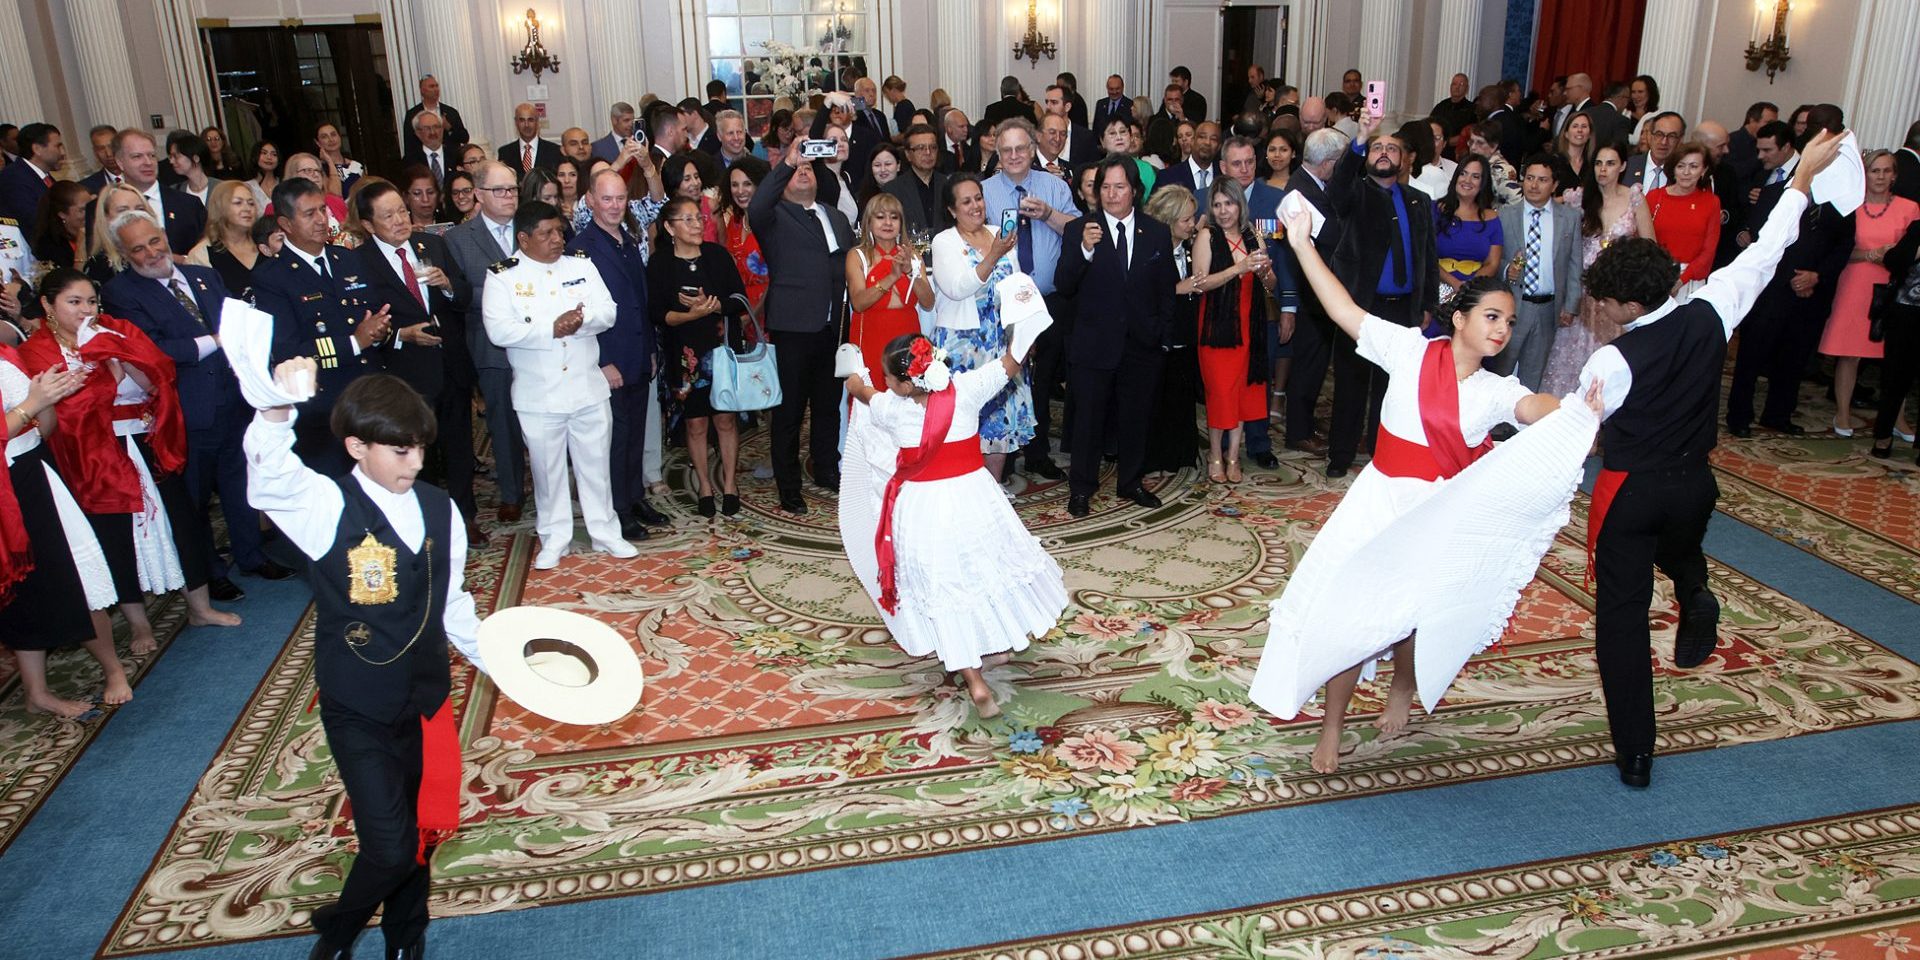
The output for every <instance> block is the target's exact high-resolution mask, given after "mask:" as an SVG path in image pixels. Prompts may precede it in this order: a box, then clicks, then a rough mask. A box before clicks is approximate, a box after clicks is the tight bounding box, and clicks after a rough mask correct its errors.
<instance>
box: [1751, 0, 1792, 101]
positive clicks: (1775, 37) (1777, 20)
mask: <svg viewBox="0 0 1920 960" xmlns="http://www.w3.org/2000/svg"><path fill="white" fill-rule="evenodd" d="M1769 7H1771V8H1772V13H1773V16H1772V17H1771V20H1772V21H1773V23H1772V31H1771V32H1768V31H1767V28H1766V21H1767V20H1768V19H1769V18H1768V17H1767V12H1768V8H1769ZM1792 11H1793V3H1792V0H1755V3H1754V5H1753V30H1752V32H1751V33H1750V34H1749V35H1748V37H1747V69H1748V70H1755V71H1757V70H1759V69H1760V68H1761V67H1765V68H1767V82H1768V83H1772V82H1773V75H1774V74H1776V73H1779V72H1780V71H1782V70H1785V69H1786V68H1787V61H1788V60H1791V59H1793V55H1792V54H1791V53H1789V52H1788V51H1787V14H1788V13H1791V12H1792ZM1763 37H1764V39H1762V38H1763Z"/></svg>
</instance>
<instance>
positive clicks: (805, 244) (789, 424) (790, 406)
mask: <svg viewBox="0 0 1920 960" xmlns="http://www.w3.org/2000/svg"><path fill="white" fill-rule="evenodd" d="M903 179H904V175H903ZM818 189H819V184H818V183H817V182H816V181H815V179H814V167H813V164H812V163H810V162H808V161H806V160H803V159H802V158H801V157H800V151H798V150H789V151H787V155H786V157H785V158H784V159H783V160H781V162H779V163H777V164H774V167H773V171H772V172H771V173H769V174H767V176H766V179H764V180H762V181H761V182H760V187H759V189H757V190H755V191H754V192H753V200H752V201H751V202H749V203H748V204H747V223H748V224H750V225H752V227H753V232H754V235H755V236H757V237H759V238H760V252H761V254H762V255H763V256H765V257H766V260H767V298H766V302H765V305H766V311H767V330H768V335H769V337H770V338H771V339H772V340H773V345H774V346H775V347H776V348H778V351H777V353H778V362H779V365H780V394H781V400H780V406H778V407H776V408H774V411H773V478H774V484H775V485H776V486H777V487H778V488H779V490H780V508H781V509H782V510H785V511H787V512H788V513H806V512H807V503H806V501H805V500H803V499H801V496H800V421H801V419H802V418H803V417H805V416H806V415H807V413H808V411H809V409H811V412H812V414H813V434H812V440H811V443H809V445H808V448H809V450H810V451H811V453H812V458H813V482H814V483H815V484H816V485H817V486H820V487H822V488H824V489H826V490H829V491H838V490H839V489H840V452H839V450H840V411H839V409H838V408H839V404H840V381H839V380H837V379H835V378H834V375H833V353H834V350H835V349H836V348H837V347H838V346H839V345H840V324H839V318H840V316H841V312H842V311H843V310H844V309H845V300H846V291H847V269H846V267H847V251H848V250H849V249H852V247H853V227H852V225H850V224H848V223H847V218H846V216H845V215H844V214H842V213H841V212H840V211H839V210H838V209H836V208H835V207H834V206H833V205H832V204H829V203H819V202H817V191H818Z"/></svg>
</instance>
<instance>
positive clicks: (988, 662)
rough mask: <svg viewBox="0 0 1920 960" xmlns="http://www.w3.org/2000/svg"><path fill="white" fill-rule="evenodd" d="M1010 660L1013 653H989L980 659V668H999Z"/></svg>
mask: <svg viewBox="0 0 1920 960" xmlns="http://www.w3.org/2000/svg"><path fill="white" fill-rule="evenodd" d="M1011 660H1013V653H1012V652H1010V651H1002V652H1000V653H989V654H987V655H986V656H984V657H981V658H980V666H982V667H997V666H1000V665H1001V664H1004V663H1008V662H1010V661H1011Z"/></svg>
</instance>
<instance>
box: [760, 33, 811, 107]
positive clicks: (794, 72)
mask: <svg viewBox="0 0 1920 960" xmlns="http://www.w3.org/2000/svg"><path fill="white" fill-rule="evenodd" d="M760 48H761V49H762V50H765V51H766V52H767V56H766V60H765V63H764V67H763V69H762V71H761V74H760V80H761V82H762V83H765V84H766V85H767V89H768V91H769V92H771V93H772V94H773V95H774V96H776V97H787V98H789V99H791V100H793V102H795V103H798V104H805V103H806V100H807V98H808V97H810V96H812V95H813V94H816V93H822V92H824V91H822V90H821V89H820V88H819V87H818V86H817V85H815V84H814V83H813V82H812V79H813V78H812V77H811V76H810V73H809V70H808V67H807V62H808V61H809V60H812V59H814V58H816V57H821V56H824V54H822V53H821V51H819V50H817V49H813V48H802V47H796V46H794V45H793V44H790V43H785V42H782V41H779V40H768V41H766V42H764V43H762V44H760Z"/></svg>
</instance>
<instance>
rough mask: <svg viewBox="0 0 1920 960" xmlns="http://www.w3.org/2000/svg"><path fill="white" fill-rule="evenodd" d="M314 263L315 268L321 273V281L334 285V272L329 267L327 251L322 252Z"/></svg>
mask: <svg viewBox="0 0 1920 960" xmlns="http://www.w3.org/2000/svg"><path fill="white" fill-rule="evenodd" d="M313 263H314V267H315V268H316V269H318V270H319V271H320V279H322V280H325V281H327V283H329V284H331V283H333V270H332V268H331V267H329V266H328V265H327V252H326V251H325V250H322V251H320V256H318V257H315V258H314V261H313Z"/></svg>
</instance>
